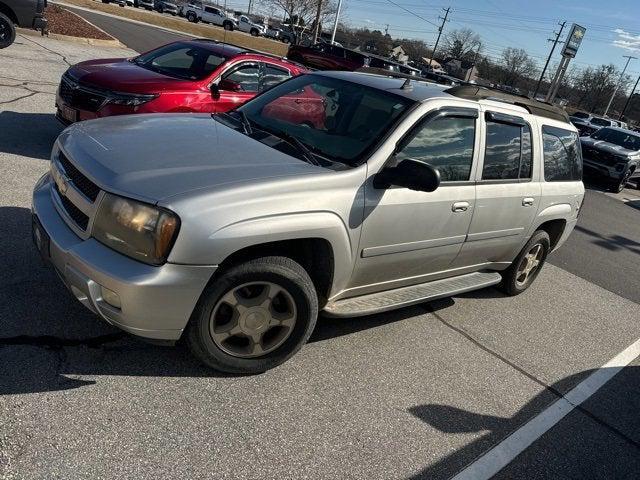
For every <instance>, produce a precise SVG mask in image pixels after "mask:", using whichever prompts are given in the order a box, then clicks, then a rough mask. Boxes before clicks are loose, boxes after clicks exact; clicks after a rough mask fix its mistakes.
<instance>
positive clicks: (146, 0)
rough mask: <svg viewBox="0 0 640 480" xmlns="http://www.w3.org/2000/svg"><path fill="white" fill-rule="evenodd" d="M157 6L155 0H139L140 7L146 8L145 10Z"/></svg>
mask: <svg viewBox="0 0 640 480" xmlns="http://www.w3.org/2000/svg"><path fill="white" fill-rule="evenodd" d="M155 6H156V3H155V0H138V8H144V9H145V10H149V11H151V10H153V9H154V8H155Z"/></svg>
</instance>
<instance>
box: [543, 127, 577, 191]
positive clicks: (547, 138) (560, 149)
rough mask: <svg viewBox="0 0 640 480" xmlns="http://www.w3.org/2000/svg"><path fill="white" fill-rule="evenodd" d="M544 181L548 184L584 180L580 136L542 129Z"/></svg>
mask: <svg viewBox="0 0 640 480" xmlns="http://www.w3.org/2000/svg"><path fill="white" fill-rule="evenodd" d="M542 140H543V152H544V179H545V180H546V181H547V182H568V181H578V180H582V153H581V150H580V143H579V140H578V135H577V134H576V133H574V132H570V131H568V130H563V129H561V128H556V127H549V126H544V127H543V128H542Z"/></svg>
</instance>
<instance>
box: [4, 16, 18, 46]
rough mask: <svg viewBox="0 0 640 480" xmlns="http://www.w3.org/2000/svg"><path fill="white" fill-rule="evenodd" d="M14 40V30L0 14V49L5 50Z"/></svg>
mask: <svg viewBox="0 0 640 480" xmlns="http://www.w3.org/2000/svg"><path fill="white" fill-rule="evenodd" d="M15 39H16V28H15V27H14V26H13V22H12V21H11V20H10V19H9V17H7V16H6V15H5V14H4V13H0V48H7V47H8V46H9V45H11V44H12V43H13V42H14V40H15Z"/></svg>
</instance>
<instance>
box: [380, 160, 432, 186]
mask: <svg viewBox="0 0 640 480" xmlns="http://www.w3.org/2000/svg"><path fill="white" fill-rule="evenodd" d="M392 185H395V186H398V187H404V188H408V189H409V190H417V191H419V192H433V191H434V190H435V189H437V188H438V186H439V185H440V172H439V171H438V169H437V168H434V167H432V166H431V165H429V164H428V163H425V162H422V161H420V160H416V159H414V158H405V159H404V160H402V161H401V162H400V163H399V164H398V165H396V166H395V167H388V168H385V169H383V170H382V171H381V172H380V173H378V174H377V175H376V176H375V177H374V179H373V186H374V188H389V187H390V186H392Z"/></svg>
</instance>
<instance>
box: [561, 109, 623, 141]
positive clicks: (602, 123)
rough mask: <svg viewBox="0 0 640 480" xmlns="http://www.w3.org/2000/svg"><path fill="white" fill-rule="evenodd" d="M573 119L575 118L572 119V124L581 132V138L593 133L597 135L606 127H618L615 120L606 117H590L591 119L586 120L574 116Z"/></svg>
mask: <svg viewBox="0 0 640 480" xmlns="http://www.w3.org/2000/svg"><path fill="white" fill-rule="evenodd" d="M572 117H573V118H572V119H571V123H573V125H574V126H575V127H576V128H577V129H578V132H580V136H588V135H591V134H592V133H595V132H597V131H598V130H600V129H601V128H604V127H616V126H618V125H617V124H616V122H615V120H611V119H609V118H604V117H596V116H593V115H589V117H588V118H586V119H585V118H580V117H576V116H575V114H573V116H572Z"/></svg>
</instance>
